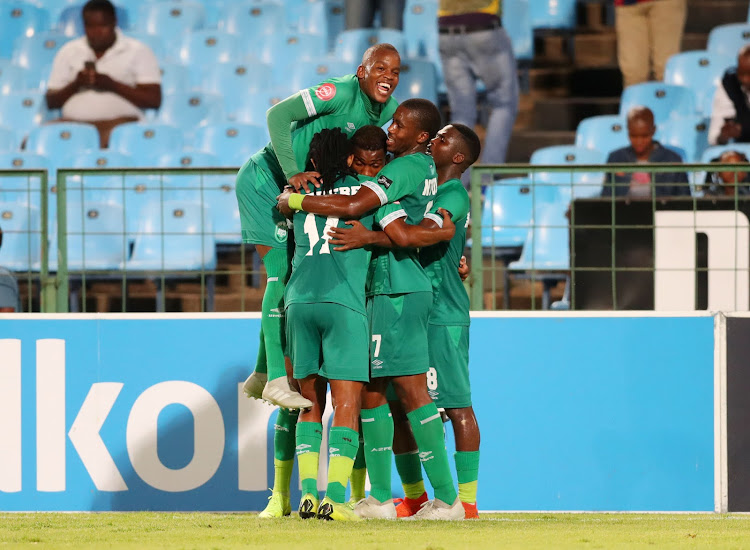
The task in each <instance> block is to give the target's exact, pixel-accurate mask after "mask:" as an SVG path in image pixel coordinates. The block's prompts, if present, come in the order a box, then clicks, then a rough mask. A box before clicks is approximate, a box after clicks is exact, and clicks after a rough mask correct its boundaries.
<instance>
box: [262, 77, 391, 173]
mask: <svg viewBox="0 0 750 550" xmlns="http://www.w3.org/2000/svg"><path fill="white" fill-rule="evenodd" d="M299 94H300V96H301V97H302V100H303V101H304V103H305V108H306V109H307V114H308V118H307V119H305V120H299V121H296V122H293V123H292V125H291V132H292V149H293V151H294V156H295V159H296V161H297V167H298V169H299V170H304V169H305V163H306V162H307V155H308V152H309V150H310V140H312V137H313V135H314V134H316V133H317V132H320V131H321V130H323V129H326V128H328V129H330V128H341V129H342V130H343V131H344V132H346V134H347V135H348V136H349V137H351V136H352V134H354V132H355V131H356V130H357V129H358V128H361V127H362V126H365V125H367V124H374V125H376V126H383V125H384V124H386V123H387V122H388V121H389V120H391V118H392V117H393V113H394V112H396V107H397V106H398V102H397V101H396V100H395V99H393V98H392V97H391V98H389V99H388V102H387V103H385V104H381V103H377V102H374V101H372V100H371V99H370V98H369V97H368V96H367V95H366V94H365V93H364V92H363V91H362V90H361V89H360V87H359V80H358V79H357V77H356V75H347V76H343V77H340V78H332V79H330V80H326V81H325V82H323V83H321V84H318V85H317V86H313V87H312V88H307V89H305V90H301V91H300V92H299ZM252 159H253V160H254V161H255V162H256V163H257V164H258V165H259V166H261V167H262V168H263V169H264V170H266V171H267V172H268V173H269V174H271V175H272V176H273V178H274V179H275V180H276V181H277V182H279V181H281V182H285V181H287V179H288V177H287V175H285V174H284V171H283V170H282V168H281V165H280V164H279V159H278V158H277V157H276V152H275V151H274V148H273V145H272V144H271V143H269V144H268V145H266V147H265V148H263V149H261V150H260V151H259V152H258V153H256V154H255V155H253V157H252ZM290 176H291V174H290Z"/></svg>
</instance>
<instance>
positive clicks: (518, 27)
mask: <svg viewBox="0 0 750 550" xmlns="http://www.w3.org/2000/svg"><path fill="white" fill-rule="evenodd" d="M531 1H532V2H533V1H535V0H531ZM529 3H530V0H505V1H504V2H503V26H504V27H505V30H506V31H507V32H508V36H510V41H511V43H512V44H513V54H514V55H515V57H516V61H531V60H532V59H533V58H534V29H533V28H532V27H531V17H530V15H529Z"/></svg>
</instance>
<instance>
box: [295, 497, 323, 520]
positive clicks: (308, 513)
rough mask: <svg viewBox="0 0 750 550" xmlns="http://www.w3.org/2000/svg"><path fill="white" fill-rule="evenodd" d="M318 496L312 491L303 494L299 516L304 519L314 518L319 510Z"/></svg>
mask: <svg viewBox="0 0 750 550" xmlns="http://www.w3.org/2000/svg"><path fill="white" fill-rule="evenodd" d="M318 504H319V501H318V497H316V496H315V495H313V494H312V493H307V494H306V495H302V500H300V501H299V517H301V518H302V519H310V518H314V517H315V515H316V514H317V512H318Z"/></svg>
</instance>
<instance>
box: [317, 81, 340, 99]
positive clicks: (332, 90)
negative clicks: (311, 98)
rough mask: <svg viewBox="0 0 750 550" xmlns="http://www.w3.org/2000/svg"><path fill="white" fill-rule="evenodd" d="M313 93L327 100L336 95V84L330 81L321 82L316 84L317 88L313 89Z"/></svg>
mask: <svg viewBox="0 0 750 550" xmlns="http://www.w3.org/2000/svg"><path fill="white" fill-rule="evenodd" d="M315 95H316V96H318V99H319V100H321V101H329V100H331V99H333V97H334V96H335V95H336V86H335V85H333V84H332V83H330V82H326V83H325V84H321V85H320V86H318V89H317V90H315Z"/></svg>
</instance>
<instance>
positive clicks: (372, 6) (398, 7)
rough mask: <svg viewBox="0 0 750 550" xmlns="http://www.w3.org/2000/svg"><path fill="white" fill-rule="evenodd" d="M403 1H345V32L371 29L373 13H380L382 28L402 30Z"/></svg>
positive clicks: (373, 18) (373, 19)
mask: <svg viewBox="0 0 750 550" xmlns="http://www.w3.org/2000/svg"><path fill="white" fill-rule="evenodd" d="M405 1H406V0H346V4H345V5H344V7H345V11H346V30H349V29H363V28H368V27H373V26H374V24H373V22H374V21H375V11H380V26H381V27H382V28H386V29H398V30H403V28H404V3H405Z"/></svg>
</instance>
